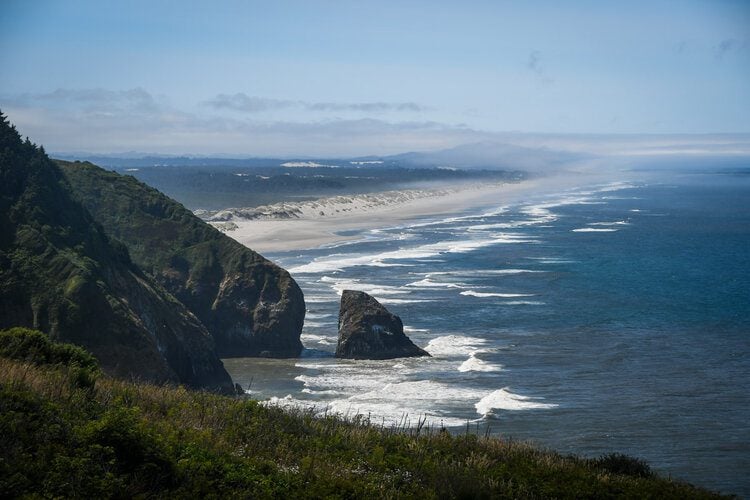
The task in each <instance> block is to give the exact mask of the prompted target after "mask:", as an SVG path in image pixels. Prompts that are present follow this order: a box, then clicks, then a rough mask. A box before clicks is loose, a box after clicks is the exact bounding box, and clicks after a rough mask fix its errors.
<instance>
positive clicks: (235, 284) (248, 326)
mask: <svg viewBox="0 0 750 500" xmlns="http://www.w3.org/2000/svg"><path fill="white" fill-rule="evenodd" d="M58 164H59V166H60V168H61V169H62V172H63V174H64V175H65V178H66V179H67V181H68V183H69V184H70V186H71V188H72V190H73V193H74V194H75V196H76V198H77V199H78V200H79V201H80V202H81V203H82V204H83V206H84V207H85V208H86V209H87V210H88V211H89V213H91V215H92V216H93V217H94V219H95V220H96V222H97V223H98V224H101V226H102V227H103V228H104V231H105V232H106V233H107V235H108V236H110V237H112V238H114V239H116V240H118V241H121V242H122V243H123V244H124V245H125V246H126V247H127V250H128V252H129V254H130V257H131V258H132V259H133V261H134V262H135V263H136V264H137V265H138V267H139V268H140V269H141V270H142V271H144V272H145V273H146V274H147V275H148V276H150V277H152V278H153V279H154V280H156V282H158V283H159V285H161V286H162V287H164V288H165V289H166V290H167V291H168V292H169V293H171V294H172V295H173V296H174V297H176V298H177V300H179V301H180V302H181V303H182V304H184V305H185V306H186V307H187V308H188V310H190V312H192V313H193V314H195V316H197V318H198V319H199V320H200V322H201V323H202V324H203V325H205V327H206V328H207V329H208V331H209V333H210V334H211V335H212V336H213V338H214V341H215V342H216V349H217V352H218V353H219V355H220V356H222V357H235V356H258V355H264V356H274V357H294V356H298V355H299V353H300V352H301V351H302V343H301V342H300V338H299V337H300V333H301V331H302V323H303V321H304V316H305V304H304V298H303V296H302V292H301V290H300V289H299V287H298V286H297V283H296V282H295V281H294V280H293V279H292V277H291V276H290V275H289V273H288V272H286V271H285V270H284V269H281V268H280V267H278V266H276V265H275V264H273V263H272V262H270V261H268V260H266V259H265V258H263V257H262V256H261V255H259V254H257V253H256V252H253V251H252V250H250V249H248V248H246V247H245V246H243V245H241V244H240V243H237V242H236V241H234V240H233V239H231V238H229V237H228V236H226V235H224V234H222V233H221V232H219V231H218V230H216V229H214V228H213V227H211V226H210V225H208V224H206V223H205V222H203V221H202V220H200V219H199V218H198V217H196V216H195V215H193V214H192V212H190V211H189V210H187V209H185V207H183V206H182V205H180V204H179V203H177V202H175V201H174V200H171V199H170V198H168V197H167V196H165V195H163V194H162V193H160V192H159V191H157V190H155V189H153V188H150V187H148V186H147V185H145V184H143V183H142V182H140V181H138V180H136V179H135V178H133V177H130V176H123V175H120V174H117V173H115V172H108V171H106V170H103V169H101V168H99V167H97V166H95V165H92V164H91V163H81V162H75V163H69V162H58Z"/></svg>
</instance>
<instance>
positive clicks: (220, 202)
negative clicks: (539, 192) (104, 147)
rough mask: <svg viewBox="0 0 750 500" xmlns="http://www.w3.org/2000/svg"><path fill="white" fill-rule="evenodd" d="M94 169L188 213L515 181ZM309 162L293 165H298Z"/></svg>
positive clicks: (392, 169) (410, 174)
mask: <svg viewBox="0 0 750 500" xmlns="http://www.w3.org/2000/svg"><path fill="white" fill-rule="evenodd" d="M92 161H94V162H95V163H97V164H98V165H101V166H104V167H107V168H114V169H115V170H116V171H117V172H119V173H122V174H129V175H133V176H135V177H137V178H138V179H139V180H141V181H143V182H145V183H147V184H148V185H149V186H153V187H155V188H157V189H158V190H159V191H161V192H163V193H166V194H167V195H168V196H170V197H171V198H174V199H175V200H178V201H179V202H180V203H183V204H184V205H185V206H187V207H188V208H190V209H192V210H195V209H206V210H221V209H225V208H229V207H255V206H259V205H266V204H270V203H277V202H282V201H300V200H309V199H315V198H320V197H325V196H336V195H352V194H362V193H373V192H377V191H388V190H393V189H406V188H419V187H425V186H429V185H432V184H435V183H444V184H451V185H455V184H456V183H462V182H471V183H482V182H488V183H489V182H505V181H517V180H520V179H521V178H522V177H523V175H524V174H523V173H521V172H518V171H512V170H508V169H505V170H496V169H495V170H482V169H477V170H462V169H448V168H439V167H440V166H441V165H445V164H444V163H435V164H433V165H432V166H431V167H429V168H424V167H420V168H415V167H413V166H410V165H409V164H408V163H405V162H401V161H389V160H382V161H383V163H362V164H356V162H355V163H352V162H350V161H347V160H341V159H338V160H315V163H318V164H321V165H333V166H330V167H325V166H324V167H291V168H288V167H282V166H281V165H282V164H283V163H287V162H288V160H274V159H248V160H219V159H203V160H201V159H191V158H145V159H119V160H118V159H112V158H96V159H92ZM306 161H309V160H296V161H295V160H292V161H291V163H302V162H306Z"/></svg>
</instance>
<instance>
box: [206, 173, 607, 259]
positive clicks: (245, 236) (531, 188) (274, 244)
mask: <svg viewBox="0 0 750 500" xmlns="http://www.w3.org/2000/svg"><path fill="white" fill-rule="evenodd" d="M584 178H585V180H586V181H587V182H590V181H592V180H596V178H597V177H596V176H588V175H587V176H581V175H576V174H573V175H571V174H568V175H565V176H551V177H539V178H533V179H528V180H523V181H520V182H506V183H502V184H499V183H498V184H489V185H477V184H468V185H463V186H457V187H444V188H435V189H431V190H427V189H424V190H409V189H407V190H401V191H388V192H381V193H371V194H365V195H353V196H348V197H347V196H334V197H328V198H321V199H318V200H313V201H306V202H298V203H279V204H275V205H271V206H266V207H258V208H256V209H226V210H221V211H218V212H215V213H214V214H212V216H211V217H208V218H207V220H208V222H209V223H211V224H212V225H213V226H214V227H216V228H217V229H220V230H221V231H223V232H224V233H225V234H226V235H227V236H229V237H231V238H233V239H235V240H237V241H238V242H240V243H242V244H243V245H245V246H246V247H248V248H251V249H253V250H255V251H258V252H284V251H289V250H303V249H310V248H318V247H322V246H324V245H332V244H335V243H340V242H343V241H347V240H351V239H353V238H354V237H355V236H352V235H347V234H346V233H348V232H355V233H356V232H359V231H362V230H367V229H379V228H383V227H387V226H392V225H394V224H399V223H403V222H406V221H413V220H416V219H419V218H423V217H430V216H439V215H445V214H455V213H457V212H460V211H463V210H469V209H477V208H482V207H489V206H493V207H498V206H502V205H504V204H509V203H514V202H519V201H521V200H523V199H524V198H526V197H529V196H532V195H534V194H538V193H540V192H542V193H543V192H548V191H559V190H564V189H568V188H571V187H574V186H577V185H580V183H581V181H582V180H583V179H584ZM247 215H249V216H250V217H252V218H247V217H246V216H247Z"/></svg>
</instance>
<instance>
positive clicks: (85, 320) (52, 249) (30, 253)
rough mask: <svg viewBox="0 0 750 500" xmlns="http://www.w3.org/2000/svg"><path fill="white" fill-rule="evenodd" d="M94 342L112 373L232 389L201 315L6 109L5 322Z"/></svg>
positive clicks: (2, 187)
mask: <svg viewBox="0 0 750 500" xmlns="http://www.w3.org/2000/svg"><path fill="white" fill-rule="evenodd" d="M12 326H27V327H32V328H36V329H40V330H42V331H44V332H46V333H47V334H49V335H50V336H51V337H52V338H54V339H57V340H61V341H66V342H72V343H75V344H78V345H81V346H84V347H85V348H86V349H88V350H90V351H91V352H92V353H93V354H94V355H95V356H96V357H97V358H98V359H99V361H100V362H101V365H102V368H104V370H105V371H107V372H109V373H111V374H113V375H116V376H119V377H126V378H136V379H142V380H146V381H153V382H165V381H170V382H180V383H184V384H186V385H189V386H191V387H196V388H206V389H211V390H219V391H222V392H231V391H232V389H233V388H232V381H231V379H230V377H229V375H228V374H227V372H226V371H225V370H224V367H223V365H222V363H221V361H220V360H219V358H218V357H217V355H216V352H215V349H214V340H213V338H212V337H211V335H210V334H209V332H208V331H207V330H206V328H205V327H204V326H203V324H201V322H200V321H199V320H198V318H196V316H195V315H194V314H192V313H191V312H190V311H188V309H187V308H186V307H185V306H184V305H183V304H182V303H180V302H179V301H178V300H177V299H175V297H174V296H172V294H170V293H169V292H168V291H166V290H165V289H164V287H162V286H161V285H160V284H158V283H157V282H156V281H155V280H153V279H152V278H150V277H149V276H148V275H147V274H146V273H144V272H143V271H142V270H141V269H140V268H139V267H138V266H137V265H136V264H135V263H133V262H132V261H131V260H130V257H129V255H128V250H127V248H126V247H125V246H124V245H122V244H121V243H118V242H116V241H114V240H112V239H110V238H109V237H108V236H107V234H106V233H105V230H104V229H103V228H102V227H101V226H100V225H99V224H98V223H97V222H96V221H95V220H94V218H93V217H92V216H91V214H90V213H89V211H88V210H87V209H86V208H85V207H84V206H83V205H82V204H81V203H79V202H78V201H77V200H76V199H75V195H74V194H73V190H72V188H71V185H70V183H69V182H68V180H67V179H66V177H65V176H64V175H63V173H62V171H61V170H60V168H59V167H58V166H57V165H56V164H55V163H54V162H52V161H51V160H50V159H49V158H48V157H47V155H46V154H45V152H44V150H43V149H42V148H38V147H36V146H34V145H33V144H32V143H31V142H29V141H28V139H27V140H26V142H22V141H21V138H20V136H19V134H18V132H17V131H16V130H15V128H14V127H12V126H11V125H10V124H9V123H8V122H7V120H6V119H5V117H4V116H2V115H1V114H0V329H2V328H6V327H12Z"/></svg>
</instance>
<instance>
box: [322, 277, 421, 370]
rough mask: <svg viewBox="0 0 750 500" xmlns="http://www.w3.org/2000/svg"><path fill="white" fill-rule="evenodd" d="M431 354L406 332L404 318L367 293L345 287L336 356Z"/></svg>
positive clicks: (373, 356) (384, 356)
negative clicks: (405, 333)
mask: <svg viewBox="0 0 750 500" xmlns="http://www.w3.org/2000/svg"><path fill="white" fill-rule="evenodd" d="M415 356H429V354H428V353H427V351H425V350H423V349H420V348H419V347H417V346H415V345H414V343H412V341H411V340H409V337H407V336H406V335H404V325H403V323H401V318H399V317H398V316H396V315H395V314H391V313H390V312H389V311H388V310H387V309H386V308H385V307H383V306H382V305H381V304H380V302H378V301H377V300H375V299H374V298H373V297H371V296H369V295H368V294H366V293H364V292H357V291H354V290H344V292H343V294H342V295H341V309H340V311H339V342H338V345H337V346H336V357H337V358H350V359H390V358H409V357H415Z"/></svg>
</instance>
